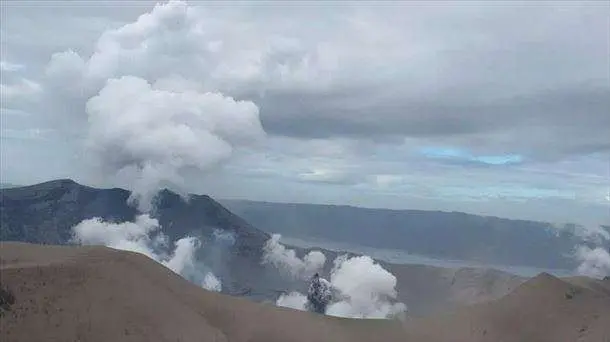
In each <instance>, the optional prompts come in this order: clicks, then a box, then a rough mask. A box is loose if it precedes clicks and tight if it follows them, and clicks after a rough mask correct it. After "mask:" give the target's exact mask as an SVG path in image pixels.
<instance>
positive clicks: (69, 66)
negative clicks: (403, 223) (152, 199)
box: [0, 1, 610, 223]
mask: <svg viewBox="0 0 610 342" xmlns="http://www.w3.org/2000/svg"><path fill="white" fill-rule="evenodd" d="M275 5H277V6H275ZM275 5H274V6H256V5H249V4H242V5H240V6H216V5H213V6H212V5H208V4H202V3H199V2H195V3H186V2H182V1H170V2H166V3H160V4H156V3H154V2H145V1H142V2H138V3H137V4H134V5H133V6H129V7H122V8H121V9H120V10H116V9H113V8H112V7H109V6H106V5H105V4H103V3H101V2H100V3H95V2H94V3H92V2H87V6H70V7H68V6H59V5H57V4H51V3H49V5H48V7H42V8H31V6H30V7H28V6H13V5H11V4H7V5H6V6H5V8H6V11H7V12H6V13H7V15H6V16H5V20H4V21H3V27H2V30H3V31H2V32H3V47H5V46H6V48H3V50H2V51H3V53H2V56H0V57H1V61H2V69H3V79H2V109H1V110H2V118H3V119H2V120H3V121H2V139H3V140H2V142H3V144H2V147H1V148H2V158H3V163H2V165H1V166H0V167H2V171H3V172H2V173H3V174H4V175H8V176H7V177H10V178H11V179H9V180H10V181H11V182H13V183H30V182H33V181H40V180H46V179H48V178H55V177H71V178H77V179H81V180H83V181H85V182H87V183H95V184H103V185H117V184H116V183H118V185H121V186H129V187H134V188H137V189H136V190H137V191H136V193H138V194H139V195H138V196H140V197H142V198H146V197H149V196H148V195H147V194H146V193H147V192H148V190H146V189H148V188H155V187H159V186H174V187H176V188H177V187H180V186H181V185H182V186H184V187H188V188H189V189H193V191H199V192H206V193H212V194H213V195H217V196H223V197H228V196H231V197H250V198H255V199H266V200H272V199H273V200H282V201H295V200H301V199H303V197H308V198H307V200H308V201H314V202H324V201H331V202H333V203H350V204H358V205H367V206H383V207H388V206H389V207H411V208H421V209H443V210H466V211H471V212H472V211H477V213H484V214H492V215H500V216H511V217H521V218H538V219H540V218H542V219H551V220H558V221H564V220H566V219H570V220H575V221H584V220H589V221H596V222H598V223H599V222H600V221H605V222H606V223H607V221H608V216H607V210H605V208H606V206H607V204H608V200H607V199H606V198H607V196H608V189H607V186H608V172H607V168H608V158H610V140H609V139H608V137H607V131H608V128H609V127H610V121H609V120H610V117H609V116H608V115H607V109H608V107H609V106H610V103H609V101H610V98H609V97H608V96H607V94H608V92H609V91H610V89H609V88H610V75H609V73H608V68H607V66H608V63H609V60H608V54H607V51H608V41H610V39H609V38H610V37H609V36H608V30H607V16H606V15H605V13H607V11H608V9H609V8H608V4H607V3H605V2H599V1H584V2H583V1H581V2H566V1H561V2H552V1H545V2H528V3H516V2H503V1H501V2H494V3H493V4H486V3H481V4H479V5H477V6H464V5H463V4H460V3H451V4H447V3H444V2H443V3H442V6H439V3H435V2H429V1H426V2H423V1H422V2H418V1H411V2H408V3H393V4H387V6H370V4H365V3H362V2H340V3H333V4H332V6H310V5H305V4H302V3H296V4H294V3H291V4H290V5H288V4H285V5H281V4H275ZM49 7H52V12H53V17H52V18H50V16H49V15H48V13H49V12H50V10H49ZM330 8H332V10H329V9H330ZM311 22H315V23H316V25H313V26H312V25H310V23H311ZM75 27H77V28H78V29H76V30H75V29H74V28H75ZM51 37H53V39H51ZM58 37H59V38H58ZM132 87H133V89H138V91H135V90H134V92H130V93H129V94H130V96H132V98H133V101H132V98H129V99H127V98H126V97H121V96H119V95H118V93H123V92H127V90H126V88H130V89H131V88H132ZM170 99H171V100H170ZM161 101H163V102H164V103H165V102H168V103H170V102H171V103H172V105H173V106H174V107H172V110H167V107H163V106H159V102H161ZM15 113H20V114H19V115H15ZM142 113H147V114H146V115H143V114H142ZM148 113H150V114H151V115H150V116H149V115H148ZM227 127H229V128H230V129H229V130H228V131H227ZM107 130H112V132H113V133H112V134H111V133H109V131H107ZM35 131H36V132H37V131H40V132H45V134H44V135H42V134H40V135H32V134H30V133H29V132H35ZM160 132H167V133H163V134H161V133H160ZM265 133H266V134H265ZM177 135H179V136H180V139H176V136H177ZM148 136H150V137H151V139H152V137H154V138H155V139H157V140H158V144H156V145H155V144H152V143H151V142H150V141H143V140H145V139H144V138H143V137H148ZM189 137H190V138H189ZM149 140H150V139H149ZM83 146H88V147H89V148H88V149H82V147H83ZM194 146H197V147H194ZM202 146H205V147H202ZM92 147H93V148H92ZM434 149H436V151H437V152H438V151H439V150H440V149H444V150H445V152H447V151H459V153H457V154H454V155H453V156H451V158H438V153H437V155H436V156H434V155H430V153H428V154H426V153H422V151H428V152H429V151H430V150H434ZM39 150H45V151H46V152H45V153H44V154H43V153H40V152H37V151H39ZM170 156H171V157H170ZM89 159H93V160H92V161H91V160H89ZM9 160H19V161H20V162H18V163H9V162H8V161H9ZM52 161H59V162H57V163H54V164H57V166H53V167H49V165H51V164H53V163H52ZM91 162H92V163H91ZM92 165H93V166H92ZM101 165H103V166H104V167H101ZM218 165H221V166H224V168H222V169H219V168H217V166H218ZM43 166H44V167H43ZM68 166H69V167H68ZM96 171H99V172H96ZM100 174H101V175H100ZM203 174H205V177H203V176H202V175H203ZM13 178H14V179H13ZM136 179H138V182H136V181H135V180H136ZM175 183H177V184H175ZM172 184H173V185H172ZM507 189H509V190H507ZM176 190H178V189H176ZM138 196H136V197H138ZM472 201H477V202H478V205H476V206H473V205H472V203H471V202H472ZM141 202H144V203H145V202H146V199H144V200H142V201H141ZM568 212H569V213H572V214H571V216H572V217H567V218H566V216H567V214H565V213H568Z"/></svg>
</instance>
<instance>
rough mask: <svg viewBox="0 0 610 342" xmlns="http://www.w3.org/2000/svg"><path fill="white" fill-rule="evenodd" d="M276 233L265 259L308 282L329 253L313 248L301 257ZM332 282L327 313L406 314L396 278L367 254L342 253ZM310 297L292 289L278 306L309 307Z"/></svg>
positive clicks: (361, 315)
mask: <svg viewBox="0 0 610 342" xmlns="http://www.w3.org/2000/svg"><path fill="white" fill-rule="evenodd" d="M280 239H281V236H280V235H279V234H274V235H273V236H272V238H271V239H270V240H269V241H268V242H267V244H266V245H265V248H264V255H263V262H264V263H270V264H272V265H273V266H275V267H276V268H278V270H280V271H281V272H284V273H285V274H287V275H290V276H292V277H295V276H297V277H300V278H301V279H303V280H305V281H307V280H308V279H307V278H308V277H307V276H308V275H310V274H313V273H315V272H318V271H320V270H322V269H323V267H324V264H325V262H326V256H325V255H324V254H323V253H322V252H320V251H311V252H309V253H308V254H307V255H305V257H304V258H302V259H301V258H299V257H298V256H297V255H296V251H295V250H292V249H289V248H286V246H284V245H282V244H281V243H280V242H279V240H280ZM333 264H334V266H333V268H332V270H331V272H330V285H331V290H332V292H333V299H332V301H331V303H330V304H329V305H328V307H327V309H326V314H328V315H332V316H339V317H350V318H393V317H397V316H400V315H402V314H404V313H405V312H406V310H407V307H406V305H405V304H404V303H400V302H397V301H396V298H397V292H396V282H397V280H396V277H395V276H394V275H393V274H392V273H390V272H388V271H387V270H386V269H384V268H383V267H382V266H381V265H379V264H378V263H376V262H375V261H374V260H373V259H372V258H370V257H368V256H355V257H349V256H347V255H342V256H339V257H337V258H336V259H335V260H334V261H333ZM306 304H307V297H306V296H305V295H304V294H302V293H300V292H298V291H291V292H289V293H288V294H282V295H281V296H280V297H279V298H278V299H277V301H276V305H278V306H283V307H290V308H293V309H298V310H306Z"/></svg>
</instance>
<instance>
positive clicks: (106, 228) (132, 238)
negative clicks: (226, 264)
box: [72, 214, 222, 291]
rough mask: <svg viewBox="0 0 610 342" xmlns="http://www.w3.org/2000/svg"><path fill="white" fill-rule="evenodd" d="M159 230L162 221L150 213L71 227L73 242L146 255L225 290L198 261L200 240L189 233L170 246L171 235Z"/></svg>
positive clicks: (204, 283) (195, 278)
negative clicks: (127, 220)
mask: <svg viewBox="0 0 610 342" xmlns="http://www.w3.org/2000/svg"><path fill="white" fill-rule="evenodd" d="M160 230H161V227H160V225H159V221H158V220H157V219H154V218H151V217H150V216H149V215H148V214H145V215H139V216H137V217H136V219H135V221H134V222H122V223H112V222H105V221H103V220H102V219H100V218H92V219H88V220H83V221H82V222H80V223H79V224H77V225H76V226H74V227H73V228H72V242H74V243H78V244H81V245H104V246H107V247H110V248H115V249H120V250H125V251H132V252H136V253H140V254H144V255H146V256H148V257H149V258H151V259H153V260H155V261H157V262H159V263H161V264H162V265H164V266H165V267H167V268H169V269H170V270H172V271H174V272H175V273H177V274H180V275H182V276H183V277H185V278H187V279H189V280H191V281H195V282H199V283H200V284H201V286H202V287H204V288H206V289H208V290H211V291H220V290H221V289H222V285H221V282H220V280H219V279H218V278H216V276H215V275H214V274H212V273H211V272H209V271H206V270H205V269H204V268H202V265H200V264H199V262H198V261H197V258H196V252H197V250H198V249H199V248H201V247H202V246H201V241H199V239H197V238H195V237H192V236H187V237H183V238H181V239H179V240H177V241H176V242H175V243H174V246H170V243H169V238H168V237H167V236H166V235H165V234H163V232H161V231H160Z"/></svg>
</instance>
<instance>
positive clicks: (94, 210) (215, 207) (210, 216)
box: [0, 180, 281, 300]
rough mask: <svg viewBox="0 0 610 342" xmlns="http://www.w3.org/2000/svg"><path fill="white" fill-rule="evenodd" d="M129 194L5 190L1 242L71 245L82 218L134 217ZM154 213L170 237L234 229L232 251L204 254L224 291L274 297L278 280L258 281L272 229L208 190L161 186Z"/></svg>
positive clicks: (52, 187) (64, 185)
mask: <svg viewBox="0 0 610 342" xmlns="http://www.w3.org/2000/svg"><path fill="white" fill-rule="evenodd" d="M129 195H130V192H129V191H127V190H124V189H119V188H114V189H96V188H92V187H88V186H84V185H81V184H78V183H76V182H74V181H72V180H55V181H50V182H46V183H42V184H36V185H32V186H27V187H19V188H11V189H2V190H0V241H21V242H32V243H42V244H68V243H69V242H70V238H71V236H72V227H74V226H75V225H76V224H78V223H79V222H81V221H82V220H85V219H90V218H93V217H99V218H102V219H103V220H104V221H110V222H126V221H130V222H131V221H134V218H135V217H136V215H137V214H138V212H137V210H136V208H134V207H132V206H130V205H128V204H127V199H128V198H129ZM152 216H153V217H155V218H157V219H158V220H159V223H160V225H161V227H163V233H164V234H166V235H167V236H168V237H169V239H170V242H172V241H176V240H177V239H180V238H182V237H184V236H186V235H194V236H200V237H202V239H203V240H206V239H210V237H211V236H212V235H213V233H214V231H215V230H216V229H219V230H221V231H223V232H230V233H232V234H234V236H235V243H234V244H233V245H232V246H231V247H230V248H229V249H228V250H224V249H223V250H212V252H214V253H215V254H214V255H212V256H208V255H202V256H201V258H207V259H210V262H209V263H208V266H209V267H210V268H211V269H212V271H213V272H214V273H215V274H216V275H218V276H220V277H222V278H223V279H224V280H225V281H224V282H223V291H224V292H226V293H230V294H248V295H250V296H252V297H253V298H254V299H257V300H264V299H267V298H269V297H270V296H275V293H276V286H275V285H273V284H272V286H271V288H269V287H268V285H269V284H268V283H265V282H260V277H261V275H262V274H266V273H265V272H267V271H266V270H265V269H263V268H262V267H261V266H260V262H259V260H260V257H261V253H262V252H261V249H262V246H263V244H264V243H265V241H267V239H268V238H269V235H268V234H266V233H264V232H262V231H260V230H258V229H256V228H255V227H253V226H251V225H250V224H248V223H247V222H246V221H244V220H242V219H241V218H240V217H238V216H236V215H234V214H233V213H231V212H230V211H228V210H227V209H225V208H224V207H223V206H222V205H220V204H219V203H218V202H216V201H214V200H213V199H212V198H210V197H209V196H205V195H190V196H189V199H188V201H185V200H184V199H183V198H181V197H180V196H179V195H177V194H175V193H172V192H170V191H167V190H164V191H161V192H160V193H159V194H158V196H157V198H156V209H155V211H154V212H153V213H152ZM209 250H210V249H208V250H205V249H203V251H202V253H206V252H207V251H209ZM211 259H213V260H211ZM219 260H221V262H220V261H219ZM212 261H214V262H212ZM269 273H270V274H271V275H272V273H271V272H269ZM270 279H271V278H270ZM280 288H281V286H280Z"/></svg>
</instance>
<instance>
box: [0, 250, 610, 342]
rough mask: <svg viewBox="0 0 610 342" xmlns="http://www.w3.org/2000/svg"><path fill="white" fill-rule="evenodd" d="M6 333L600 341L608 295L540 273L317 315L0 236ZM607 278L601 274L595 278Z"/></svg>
mask: <svg viewBox="0 0 610 342" xmlns="http://www.w3.org/2000/svg"><path fill="white" fill-rule="evenodd" d="M0 247H1V248H0V273H1V274H0V275H1V277H0V279H1V285H0V286H1V288H2V289H3V292H2V294H3V296H2V297H3V299H8V302H7V303H6V305H3V309H1V310H2V315H1V316H0V326H2V329H1V330H0V339H1V340H3V341H35V340H44V341H76V340H81V341H184V342H187V341H230V342H242V341H243V342H245V341H248V342H292V341H298V342H305V341H329V342H342V341H345V342H347V341H349V342H368V341H387V342H392V341H418V342H433V341H455V342H459V341H475V342H476V341H505V342H513V341H515V342H517V341H555V342H561V341H566V342H567V341H570V342H573V341H577V340H578V341H585V342H586V341H591V342H598V341H606V340H608V338H610V296H609V295H608V294H607V293H604V292H603V291H596V290H592V289H590V288H588V287H581V286H577V285H572V284H569V283H567V282H564V281H562V280H559V279H557V278H554V277H552V276H549V275H541V276H539V277H536V278H534V279H532V280H530V281H528V282H526V283H525V284H523V285H521V286H519V287H518V288H517V289H516V290H515V291H513V292H512V293H511V294H509V295H507V296H505V297H503V298H501V299H500V300H497V301H493V302H489V303H486V304H480V305H477V306H473V307H470V308H463V309H460V310H457V311H455V312H453V313H451V314H446V315H442V316H432V317H426V318H419V319H413V320H410V321H407V322H406V323H400V322H398V321H378V320H372V321H362V320H348V319H339V318H333V317H326V316H320V315H314V314H310V313H306V312H299V311H294V310H290V309H283V308H277V307H272V306H269V305H264V304H257V303H252V302H249V301H247V300H245V299H240V298H234V297H230V296H225V295H222V294H218V293H212V292H208V291H205V290H203V289H200V288H198V287H197V286H195V285H193V284H191V283H189V282H187V281H185V280H183V279H182V278H180V277H179V276H177V275H175V274H174V273H172V272H171V271H169V270H168V269H166V268H164V267H163V266H161V265H159V264H158V263H156V262H153V261H152V260H150V259H148V258H146V257H144V256H142V255H139V254H135V253H130V252H122V251H116V250H112V249H109V248H105V247H60V246H40V245H31V244H23V243H2V245H1V246H0ZM602 284H603V286H604V287H607V286H608V284H607V283H602Z"/></svg>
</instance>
